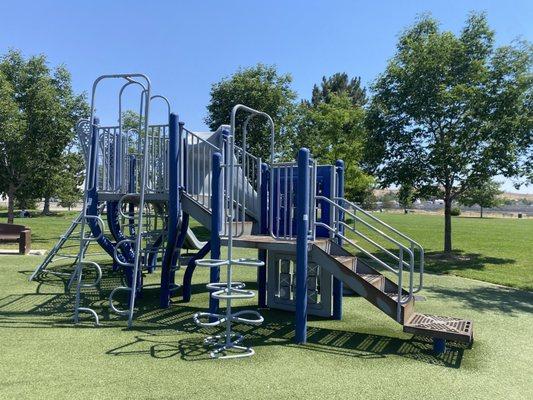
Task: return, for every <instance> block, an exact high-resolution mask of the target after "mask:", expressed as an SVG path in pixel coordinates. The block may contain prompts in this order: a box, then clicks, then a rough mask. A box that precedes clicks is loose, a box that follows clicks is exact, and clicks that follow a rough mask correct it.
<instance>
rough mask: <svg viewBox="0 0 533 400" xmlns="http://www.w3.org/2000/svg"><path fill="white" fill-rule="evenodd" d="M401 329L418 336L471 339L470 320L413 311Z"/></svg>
mask: <svg viewBox="0 0 533 400" xmlns="http://www.w3.org/2000/svg"><path fill="white" fill-rule="evenodd" d="M403 331H404V332H407V333H412V334H415V335H420V336H430V337H435V338H439V339H446V340H453V341H457V342H464V343H471V342H472V340H473V333H474V331H473V324H472V321H469V320H466V319H461V318H454V317H442V316H438V315H428V314H419V313H414V314H413V315H412V316H411V318H410V319H409V321H408V322H407V323H406V324H404V326H403Z"/></svg>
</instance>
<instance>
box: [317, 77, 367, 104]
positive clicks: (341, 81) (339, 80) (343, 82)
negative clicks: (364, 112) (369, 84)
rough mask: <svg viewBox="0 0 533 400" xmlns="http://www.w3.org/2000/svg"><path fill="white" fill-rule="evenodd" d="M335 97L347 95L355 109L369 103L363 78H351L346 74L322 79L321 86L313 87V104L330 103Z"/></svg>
mask: <svg viewBox="0 0 533 400" xmlns="http://www.w3.org/2000/svg"><path fill="white" fill-rule="evenodd" d="M334 95H346V96H347V97H348V98H349V99H350V101H351V103H352V105H354V106H355V107H361V106H364V105H365V104H366V102H367V98H366V89H365V88H364V87H362V86H361V78H360V77H354V78H349V77H348V74H347V73H345V72H337V73H335V74H333V75H331V76H330V77H328V78H326V77H325V76H323V77H322V82H321V83H320V86H318V85H317V84H315V85H313V92H312V95H311V104H312V105H313V106H317V105H319V104H320V103H329V102H330V101H331V98H332V96H334Z"/></svg>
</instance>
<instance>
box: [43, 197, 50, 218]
mask: <svg viewBox="0 0 533 400" xmlns="http://www.w3.org/2000/svg"><path fill="white" fill-rule="evenodd" d="M42 213H43V215H49V214H50V197H45V198H44V206H43V212H42Z"/></svg>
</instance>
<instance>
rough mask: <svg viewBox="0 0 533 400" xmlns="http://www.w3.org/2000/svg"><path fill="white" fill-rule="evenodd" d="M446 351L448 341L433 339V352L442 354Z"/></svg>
mask: <svg viewBox="0 0 533 400" xmlns="http://www.w3.org/2000/svg"><path fill="white" fill-rule="evenodd" d="M445 351H446V340H444V339H439V338H433V352H434V353H435V354H442V353H444V352H445Z"/></svg>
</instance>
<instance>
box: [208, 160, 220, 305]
mask: <svg viewBox="0 0 533 400" xmlns="http://www.w3.org/2000/svg"><path fill="white" fill-rule="evenodd" d="M212 165H213V175H212V178H211V179H212V182H211V187H212V189H213V192H212V195H211V258H212V259H220V230H221V228H222V185H221V184H220V180H221V178H222V155H221V154H220V153H213V158H212ZM219 281H220V268H219V267H215V268H211V270H210V274H209V282H211V283H215V282H219ZM209 312H210V313H217V312H218V299H214V298H213V297H211V296H209Z"/></svg>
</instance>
